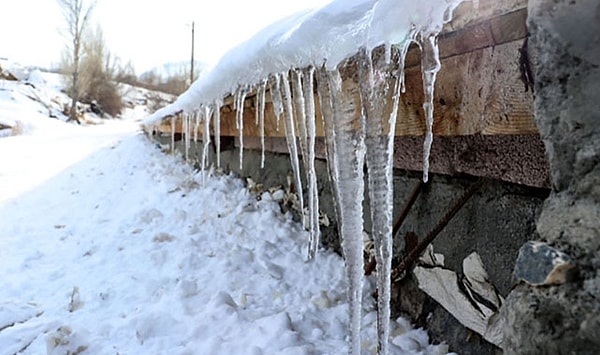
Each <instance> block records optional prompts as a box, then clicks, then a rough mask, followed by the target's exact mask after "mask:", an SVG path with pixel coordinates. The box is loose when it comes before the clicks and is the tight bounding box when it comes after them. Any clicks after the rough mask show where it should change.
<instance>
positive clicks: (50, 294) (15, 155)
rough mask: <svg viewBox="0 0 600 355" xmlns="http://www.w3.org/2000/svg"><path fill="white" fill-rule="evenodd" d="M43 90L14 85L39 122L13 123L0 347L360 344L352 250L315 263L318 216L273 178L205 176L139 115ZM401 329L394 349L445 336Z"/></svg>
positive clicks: (190, 349)
mask: <svg viewBox="0 0 600 355" xmlns="http://www.w3.org/2000/svg"><path fill="white" fill-rule="evenodd" d="M35 105H36V103H35V102H34V101H31V100H30V101H29V102H25V101H19V102H18V103H17V104H15V103H14V102H13V100H12V99H10V98H8V99H6V98H4V97H2V98H0V109H6V108H7V107H8V108H9V110H10V112H11V117H12V118H13V119H15V120H23V121H27V122H28V124H29V125H30V127H31V130H29V132H28V133H27V134H25V135H22V136H15V137H8V138H3V139H0V157H1V159H2V164H0V216H2V217H1V220H0V221H1V222H0V278H1V279H2V281H3V287H2V288H1V289H0V354H1V355H4V354H14V353H17V352H18V353H22V354H66V353H68V352H69V351H70V353H74V352H77V351H79V350H83V349H86V350H87V352H85V353H89V354H116V353H119V354H340V353H345V352H347V346H348V345H347V329H348V314H347V313H348V312H347V310H348V305H347V301H346V278H345V275H344V263H343V260H342V259H341V258H340V257H339V256H338V255H336V254H334V253H333V252H331V251H321V252H320V255H319V258H317V259H316V260H315V261H313V262H310V263H306V262H305V261H304V249H305V243H306V242H305V240H306V232H305V231H304V230H303V228H301V226H299V225H298V224H296V223H294V222H293V221H292V219H291V218H290V216H287V215H283V214H281V212H280V209H279V206H278V205H277V204H276V203H275V202H274V201H272V198H271V195H270V194H268V193H264V194H262V195H261V196H255V195H252V194H250V193H249V192H248V191H247V189H246V188H245V187H244V186H243V185H242V184H241V182H240V181H239V180H236V179H234V178H232V177H228V176H211V177H209V178H208V179H206V182H205V184H204V185H203V183H202V182H203V180H204V179H203V177H202V176H201V175H199V174H197V173H194V172H193V171H192V170H191V168H190V167H189V166H187V165H185V164H184V163H182V161H181V160H180V159H179V158H177V157H173V156H166V155H164V154H163V153H162V152H161V151H160V150H159V149H158V148H157V147H156V146H155V145H154V144H152V143H151V142H150V141H149V140H148V139H147V138H146V137H145V136H143V135H141V134H140V133H139V130H138V123H137V122H136V121H135V120H133V119H130V120H123V121H107V122H106V123H105V124H103V125H96V126H77V125H69V124H65V123H63V122H60V121H58V120H55V119H51V118H48V117H47V116H46V115H42V114H40V115H37V114H34V112H36V110H37V106H35ZM139 111H140V110H137V111H136V110H133V111H130V114H135V113H136V112H139ZM141 111H143V108H141ZM372 283H373V280H371V279H369V280H368V281H367V285H366V287H365V288H364V290H363V312H362V314H363V318H362V323H363V325H364V327H363V352H364V353H365V354H371V353H374V349H375V346H376V343H377V340H376V334H375V326H374V322H375V321H376V315H375V312H374V303H375V302H374V300H373V298H372V291H373V286H372ZM390 340H391V343H392V344H393V345H392V346H391V350H392V353H395V354H440V353H445V352H446V351H447V348H446V347H445V346H432V345H429V344H428V340H427V335H426V333H425V332H424V331H422V330H413V329H412V328H411V327H410V325H409V324H408V323H407V322H406V321H405V320H402V319H400V320H398V322H392V331H391V337H390Z"/></svg>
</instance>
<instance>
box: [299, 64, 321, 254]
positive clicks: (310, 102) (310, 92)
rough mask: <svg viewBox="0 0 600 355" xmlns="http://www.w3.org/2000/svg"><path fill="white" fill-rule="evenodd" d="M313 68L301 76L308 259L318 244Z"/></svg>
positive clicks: (319, 232) (315, 252)
mask: <svg viewBox="0 0 600 355" xmlns="http://www.w3.org/2000/svg"><path fill="white" fill-rule="evenodd" d="M314 73H315V69H314V67H310V68H308V69H307V70H306V71H305V72H304V73H303V74H304V76H303V81H302V84H303V85H302V90H303V95H304V100H305V101H304V103H305V105H306V136H307V150H308V152H307V153H308V155H307V158H306V159H307V161H308V164H306V165H307V166H306V168H305V170H306V172H307V178H306V180H307V183H308V205H309V211H308V213H309V226H310V240H309V244H308V257H309V259H312V258H314V257H315V255H316V254H317V250H318V248H319V242H320V234H321V231H320V228H319V190H318V189H317V187H318V186H317V172H316V169H315V140H316V134H317V132H316V125H315V96H314Z"/></svg>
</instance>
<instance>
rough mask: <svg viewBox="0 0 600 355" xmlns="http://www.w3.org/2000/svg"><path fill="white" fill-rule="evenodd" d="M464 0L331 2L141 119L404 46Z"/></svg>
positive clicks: (251, 44) (269, 34) (286, 23)
mask: <svg viewBox="0 0 600 355" xmlns="http://www.w3.org/2000/svg"><path fill="white" fill-rule="evenodd" d="M461 2H462V0H428V1H422V0H335V1H333V2H331V3H330V4H328V5H325V6H323V7H322V8H318V9H313V10H306V11H303V12H300V13H297V14H295V15H292V16H290V17H288V18H286V19H283V20H280V21H279V22H276V23H274V24H272V25H270V26H268V27H267V28H265V29H264V30H262V31H261V32H259V33H258V34H256V35H255V36H254V37H252V38H251V39H250V40H248V41H247V42H245V43H242V44H241V45H239V46H237V47H235V48H233V49H232V50H230V51H229V52H228V53H227V54H225V55H224V56H223V58H222V59H221V60H220V61H219V62H218V63H217V65H216V66H215V67H214V68H213V69H212V70H210V71H208V72H207V73H206V74H205V75H203V76H202V77H201V78H199V79H198V80H197V81H196V82H194V84H193V85H192V86H191V87H190V89H188V90H187V91H186V92H184V93H183V94H182V95H181V96H180V97H179V98H178V100H177V101H176V102H174V103H173V104H172V105H169V106H167V107H164V108H163V109H161V110H158V111H157V112H155V113H154V114H153V115H151V116H149V117H148V118H147V119H146V120H145V124H146V125H148V126H152V125H156V124H159V123H160V122H161V120H162V119H163V118H165V117H168V116H171V115H174V114H176V113H178V112H181V111H183V112H191V111H194V110H196V109H198V108H199V107H200V106H201V105H202V104H212V103H214V102H215V101H218V100H221V99H223V98H224V97H225V96H227V95H229V94H231V93H234V92H235V91H236V90H237V89H238V88H239V87H241V86H252V85H256V84H258V83H260V82H261V81H262V80H264V79H266V78H268V76H269V75H270V74H275V73H281V72H285V71H287V70H289V69H291V68H304V67H308V66H310V65H313V66H322V65H325V66H326V68H328V69H334V68H335V67H337V65H338V64H339V63H340V62H342V61H343V60H344V59H347V58H349V57H351V56H353V55H354V54H356V53H357V52H358V51H359V49H361V48H366V49H367V50H372V49H374V48H375V47H378V46H381V45H385V46H386V48H390V46H392V45H401V46H403V45H405V44H406V43H407V41H409V40H410V36H411V34H414V33H422V34H428V33H437V32H439V31H440V30H441V27H442V25H443V23H444V22H447V21H448V20H449V19H450V16H451V14H452V11H453V10H454V8H455V7H456V6H458V4H459V3H461Z"/></svg>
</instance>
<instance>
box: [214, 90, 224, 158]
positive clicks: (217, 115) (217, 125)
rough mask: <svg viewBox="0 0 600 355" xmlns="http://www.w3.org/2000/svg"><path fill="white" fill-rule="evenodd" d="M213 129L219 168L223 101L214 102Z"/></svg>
mask: <svg viewBox="0 0 600 355" xmlns="http://www.w3.org/2000/svg"><path fill="white" fill-rule="evenodd" d="M213 105H214V109H213V112H214V116H213V120H214V122H213V130H214V131H215V137H214V139H215V151H216V155H217V168H220V167H221V106H222V103H221V102H220V101H219V100H217V101H215V102H214V104H213Z"/></svg>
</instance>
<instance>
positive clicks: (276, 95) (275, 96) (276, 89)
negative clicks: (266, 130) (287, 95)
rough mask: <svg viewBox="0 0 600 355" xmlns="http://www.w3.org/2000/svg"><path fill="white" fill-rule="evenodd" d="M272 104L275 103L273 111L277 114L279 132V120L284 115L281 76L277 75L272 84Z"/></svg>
mask: <svg viewBox="0 0 600 355" xmlns="http://www.w3.org/2000/svg"><path fill="white" fill-rule="evenodd" d="M271 102H273V111H274V112H275V117H276V119H277V131H278V132H279V118H280V117H281V114H282V113H283V102H282V98H281V83H280V79H279V75H275V78H274V79H273V80H272V82H271Z"/></svg>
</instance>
